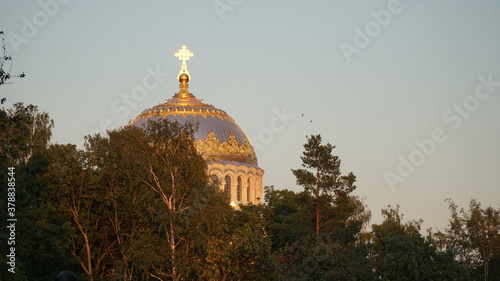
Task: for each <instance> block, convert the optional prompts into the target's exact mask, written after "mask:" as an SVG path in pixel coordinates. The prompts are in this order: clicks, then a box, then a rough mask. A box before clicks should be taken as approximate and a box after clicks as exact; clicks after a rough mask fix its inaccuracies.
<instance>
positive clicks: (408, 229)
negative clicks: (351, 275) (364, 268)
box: [369, 206, 466, 280]
mask: <svg viewBox="0 0 500 281" xmlns="http://www.w3.org/2000/svg"><path fill="white" fill-rule="evenodd" d="M382 215H383V216H384V221H383V222H382V223H381V224H379V225H377V224H374V225H373V226H372V229H373V231H372V235H371V241H370V244H369V245H370V246H371V249H372V250H371V251H372V252H371V255H370V256H371V260H372V266H373V268H374V272H375V274H376V278H377V279H381V280H465V279H466V274H465V269H464V267H463V266H462V265H460V264H459V263H458V262H457V261H456V260H455V259H454V256H453V254H452V252H450V251H445V252H439V251H438V250H437V247H436V245H435V243H434V241H433V240H432V239H431V238H430V237H428V238H427V239H426V238H424V237H422V235H421V234H420V232H419V230H420V225H421V223H422V220H418V221H416V220H413V221H410V222H406V223H403V215H401V214H399V206H397V207H396V208H391V207H390V206H389V207H388V208H387V209H383V210H382Z"/></svg>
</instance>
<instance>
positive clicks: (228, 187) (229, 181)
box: [224, 176, 231, 198]
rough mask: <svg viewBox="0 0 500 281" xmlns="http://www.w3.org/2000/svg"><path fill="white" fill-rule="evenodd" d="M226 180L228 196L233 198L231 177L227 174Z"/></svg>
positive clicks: (225, 187) (225, 186)
mask: <svg viewBox="0 0 500 281" xmlns="http://www.w3.org/2000/svg"><path fill="white" fill-rule="evenodd" d="M224 180H225V183H224V191H225V192H226V193H227V196H228V197H229V198H231V177H230V176H226V177H225V178H224Z"/></svg>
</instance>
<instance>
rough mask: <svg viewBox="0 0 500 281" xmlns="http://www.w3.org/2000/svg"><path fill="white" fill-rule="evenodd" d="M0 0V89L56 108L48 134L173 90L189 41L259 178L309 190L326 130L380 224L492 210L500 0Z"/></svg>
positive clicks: (206, 93) (435, 221) (74, 135)
mask: <svg viewBox="0 0 500 281" xmlns="http://www.w3.org/2000/svg"><path fill="white" fill-rule="evenodd" d="M0 2H1V4H0V30H3V31H4V32H5V34H6V37H5V39H6V46H7V51H8V54H10V55H11V56H12V57H13V62H14V64H13V69H12V73H13V74H16V73H20V72H21V71H24V72H25V73H26V77H25V78H24V79H12V80H11V81H12V82H14V83H13V84H9V85H2V86H0V96H1V97H6V98H7V99H8V103H7V105H6V106H7V107H10V106H11V105H12V103H14V102H18V101H22V102H24V103H25V104H29V103H31V104H35V105H38V106H39V108H40V109H41V110H43V111H46V112H48V113H49V114H50V116H51V117H52V118H53V119H54V120H55V129H54V131H53V142H56V143H73V144H80V143H81V142H82V140H83V137H84V135H85V134H87V133H89V132H96V131H98V130H101V131H102V130H105V129H106V128H116V127H119V126H124V125H126V124H128V122H129V120H130V119H133V118H135V117H136V116H137V115H138V114H140V113H141V112H142V110H144V109H145V108H149V107H152V106H154V105H156V104H158V103H161V102H163V100H164V99H168V98H170V97H171V96H172V95H173V94H174V93H175V92H176V91H177V90H178V81H177V80H176V77H177V74H178V71H179V67H180V62H179V61H178V60H177V59H176V58H175V57H174V56H173V54H174V53H175V52H176V51H177V50H178V49H179V48H180V47H181V46H182V45H183V44H185V45H187V46H188V48H189V49H190V50H191V51H192V52H194V54H195V55H194V57H193V58H192V59H191V60H190V61H189V62H188V69H189V72H190V74H191V81H190V90H191V92H193V93H194V94H195V95H196V96H197V97H198V98H203V99H205V101H206V102H207V103H209V104H212V105H214V106H216V107H218V108H221V109H223V110H225V111H226V112H227V113H228V114H229V115H230V116H232V117H233V118H234V119H235V120H236V122H237V123H238V124H239V125H240V126H241V127H242V128H243V130H245V132H246V133H247V135H248V136H249V137H250V138H251V139H252V140H253V142H254V146H255V147H256V152H257V156H258V158H259V165H260V166H261V167H262V168H263V169H264V170H265V177H264V184H265V185H274V186H275V187H276V188H288V189H292V190H295V191H299V190H301V187H298V186H296V184H295V179H294V176H293V174H292V173H291V171H290V169H296V168H299V167H300V164H301V161H300V156H301V153H302V151H303V147H302V145H303V144H304V143H305V142H306V135H311V134H321V135H322V137H323V140H324V142H329V143H331V144H333V145H335V146H336V148H335V150H334V152H335V154H336V155H338V156H339V157H340V158H341V160H342V166H341V168H342V171H343V172H344V173H348V172H350V171H352V172H353V173H354V174H355V175H356V176H357V177H358V181H357V186H358V188H357V190H356V194H358V195H360V196H361V197H365V198H366V203H367V204H368V206H369V208H370V209H371V210H372V213H373V219H372V223H380V221H381V216H380V209H381V208H384V207H386V206H387V205H389V204H390V205H393V206H394V205H396V204H400V205H401V211H402V212H403V213H404V214H405V218H406V219H418V218H422V219H423V220H424V229H425V228H428V227H439V228H443V227H445V226H446V225H447V219H448V218H449V212H448V209H447V204H446V203H445V202H444V199H445V198H452V199H453V200H455V202H456V203H457V204H458V205H460V206H466V205H467V203H468V201H469V200H470V199H471V198H477V200H478V201H480V202H481V203H483V205H492V206H495V207H499V204H500V126H499V125H500V2H499V1H493V0H492V1H457V0H446V1H445V0H443V1H423V0H421V1H417V0H414V1H411V0H401V1H393V0H391V1H385V0H384V1H319V0H316V1H290V0H288V1H263V0H252V1H248V0H216V1H213V0H204V1H199V0H197V1H194V0H186V1H164V0H163V1H159V0H150V1H117V0H115V1H82V0H64V1H63V0H59V1H56V0H48V1H47V0H41V1H7V0H0ZM146 88H147V89H146ZM282 120H284V121H285V122H282Z"/></svg>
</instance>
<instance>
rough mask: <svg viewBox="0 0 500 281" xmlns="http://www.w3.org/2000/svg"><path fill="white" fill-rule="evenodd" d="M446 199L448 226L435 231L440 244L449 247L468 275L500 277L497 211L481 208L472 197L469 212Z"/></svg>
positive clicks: (499, 231) (485, 278) (499, 214)
mask: <svg viewBox="0 0 500 281" xmlns="http://www.w3.org/2000/svg"><path fill="white" fill-rule="evenodd" d="M446 201H447V202H448V204H449V209H450V211H451V218H450V220H449V227H448V228H447V229H445V231H444V232H438V233H436V234H435V236H436V239H437V240H438V242H439V246H440V247H441V248H443V249H450V250H452V251H453V252H454V253H455V254H456V257H457V259H458V260H459V261H461V262H462V263H463V264H464V265H465V266H466V267H467V268H468V269H469V272H470V274H471V278H474V279H479V278H481V279H483V280H500V277H499V276H500V275H499V274H498V273H500V267H498V260H499V259H500V254H499V253H500V210H498V209H495V208H493V207H491V206H490V207H487V208H482V207H481V204H480V203H479V202H477V201H476V200H474V199H471V201H470V203H469V209H468V211H467V210H465V209H463V208H461V209H460V210H459V209H458V206H457V205H456V204H455V203H454V202H453V201H452V200H451V199H446ZM492 264H493V265H494V266H493V267H492V266H491V265H492ZM481 268H482V270H480V271H478V270H477V269H481Z"/></svg>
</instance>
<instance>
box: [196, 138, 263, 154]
mask: <svg viewBox="0 0 500 281" xmlns="http://www.w3.org/2000/svg"><path fill="white" fill-rule="evenodd" d="M195 145H196V150H197V151H198V152H199V153H201V154H204V153H205V154H227V155H237V156H243V157H249V158H251V159H253V160H257V156H256V155H255V151H254V150H253V147H252V145H251V144H250V142H249V141H248V140H247V139H246V138H245V143H244V144H240V143H239V142H238V141H237V140H236V138H235V136H234V135H233V134H230V135H229V140H228V141H227V142H226V141H223V142H221V141H220V140H219V139H217V137H216V136H215V133H213V132H209V133H208V135H207V138H206V139H205V140H204V141H202V140H197V141H196V142H195Z"/></svg>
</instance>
